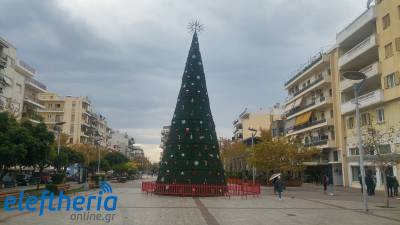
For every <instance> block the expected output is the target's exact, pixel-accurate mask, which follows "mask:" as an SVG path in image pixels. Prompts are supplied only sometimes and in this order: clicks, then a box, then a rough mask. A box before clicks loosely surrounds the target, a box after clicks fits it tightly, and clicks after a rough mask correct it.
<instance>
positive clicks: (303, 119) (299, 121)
mask: <svg viewBox="0 0 400 225" xmlns="http://www.w3.org/2000/svg"><path fill="white" fill-rule="evenodd" d="M311 113H312V112H311V111H310V112H306V113H304V114H301V115H300V116H298V117H296V123H295V124H296V126H298V125H303V124H305V123H307V122H308V121H310V117H311Z"/></svg>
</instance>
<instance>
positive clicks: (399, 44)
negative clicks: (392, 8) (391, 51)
mask: <svg viewBox="0 0 400 225" xmlns="http://www.w3.org/2000/svg"><path fill="white" fill-rule="evenodd" d="M399 9H400V8H399ZM395 42H396V50H397V51H400V37H398V38H396V41H395Z"/></svg>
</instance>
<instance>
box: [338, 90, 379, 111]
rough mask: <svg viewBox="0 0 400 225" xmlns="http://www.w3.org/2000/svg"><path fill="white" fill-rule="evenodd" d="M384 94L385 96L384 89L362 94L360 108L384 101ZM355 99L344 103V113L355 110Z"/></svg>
mask: <svg viewBox="0 0 400 225" xmlns="http://www.w3.org/2000/svg"><path fill="white" fill-rule="evenodd" d="M383 100H384V96H383V90H382V89H379V90H375V91H372V92H369V93H367V94H365V95H361V96H360V97H359V104H360V109H362V108H365V107H368V106H372V105H375V104H379V103H381V102H383ZM354 103H355V102H354V99H353V100H350V101H348V102H345V103H342V114H346V113H349V112H352V111H354V110H355V104H354Z"/></svg>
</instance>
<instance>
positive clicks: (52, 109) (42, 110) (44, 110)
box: [38, 107, 64, 113]
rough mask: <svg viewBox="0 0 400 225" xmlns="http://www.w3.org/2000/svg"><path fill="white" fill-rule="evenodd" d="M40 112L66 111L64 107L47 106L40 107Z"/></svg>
mask: <svg viewBox="0 0 400 225" xmlns="http://www.w3.org/2000/svg"><path fill="white" fill-rule="evenodd" d="M38 112H54V113H64V109H63V108H56V107H50V108H45V109H38Z"/></svg>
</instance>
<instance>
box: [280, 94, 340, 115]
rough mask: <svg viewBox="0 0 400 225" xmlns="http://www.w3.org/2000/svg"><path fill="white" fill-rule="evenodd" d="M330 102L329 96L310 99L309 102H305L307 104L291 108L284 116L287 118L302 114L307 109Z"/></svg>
mask: <svg viewBox="0 0 400 225" xmlns="http://www.w3.org/2000/svg"><path fill="white" fill-rule="evenodd" d="M331 103H332V98H331V97H324V96H322V97H319V98H316V99H315V100H314V101H312V102H311V103H309V104H307V105H303V106H300V107H297V108H295V109H292V110H291V111H289V112H288V113H286V118H287V119H292V118H294V117H295V116H297V115H300V114H303V113H305V112H307V111H310V110H313V109H316V108H319V107H322V106H325V105H327V104H331Z"/></svg>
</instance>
